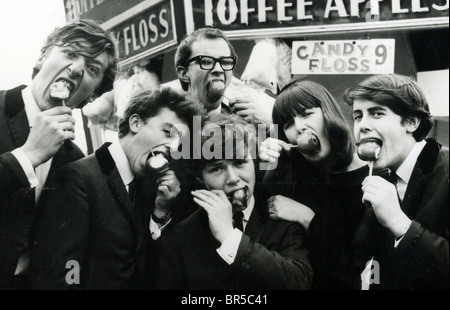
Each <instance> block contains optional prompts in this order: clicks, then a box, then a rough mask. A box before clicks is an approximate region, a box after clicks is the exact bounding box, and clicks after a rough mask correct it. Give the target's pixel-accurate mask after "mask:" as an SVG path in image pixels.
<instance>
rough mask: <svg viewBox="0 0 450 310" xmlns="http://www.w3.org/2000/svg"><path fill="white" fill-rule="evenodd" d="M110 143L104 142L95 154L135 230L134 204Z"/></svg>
mask: <svg viewBox="0 0 450 310" xmlns="http://www.w3.org/2000/svg"><path fill="white" fill-rule="evenodd" d="M110 144H111V143H105V144H103V146H102V147H101V148H99V149H98V150H97V151H96V152H95V156H96V158H97V161H98V163H99V165H100V167H101V169H102V171H103V173H105V174H107V175H108V184H109V186H110V188H111V192H112V193H113V194H114V196H115V198H116V200H117V202H118V204H119V206H120V208H121V210H122V212H123V214H124V216H125V217H126V218H127V220H128V221H129V222H130V226H131V227H132V229H133V230H134V231H135V229H136V227H135V220H134V211H133V204H132V201H131V199H130V197H129V196H128V192H127V190H126V188H125V184H124V183H123V181H122V178H121V177H120V174H119V170H117V167H116V163H115V162H114V159H113V158H112V156H111V154H110V153H109V150H108V146H109V145H110Z"/></svg>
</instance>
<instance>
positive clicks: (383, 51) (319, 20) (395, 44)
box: [64, 0, 449, 150]
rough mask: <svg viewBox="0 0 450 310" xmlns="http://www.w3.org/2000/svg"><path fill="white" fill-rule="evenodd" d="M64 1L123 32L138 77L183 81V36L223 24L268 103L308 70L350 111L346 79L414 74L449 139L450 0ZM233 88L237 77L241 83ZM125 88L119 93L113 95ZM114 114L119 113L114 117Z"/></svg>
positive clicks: (69, 14) (250, 81)
mask: <svg viewBox="0 0 450 310" xmlns="http://www.w3.org/2000/svg"><path fill="white" fill-rule="evenodd" d="M64 3H65V8H66V19H67V20H68V21H70V20H72V19H76V18H80V17H85V18H93V19H97V20H101V21H102V22H103V25H104V26H105V27H106V28H108V29H112V30H113V32H114V33H115V35H116V38H117V39H118V40H119V42H120V53H121V67H122V69H123V71H124V72H125V74H126V78H128V80H130V79H131V78H133V76H134V78H135V81H134V83H135V84H134V85H136V83H137V82H136V81H137V80H140V81H141V85H142V84H145V85H147V86H148V85H159V84H165V83H167V84H169V85H173V86H174V87H179V85H178V83H177V79H176V75H175V69H174V67H173V58H174V53H175V49H176V46H177V44H178V42H179V41H180V40H181V39H182V38H183V37H184V35H185V34H186V33H190V32H192V31H194V30H195V29H198V28H201V27H217V28H220V29H222V30H224V31H225V32H226V34H227V36H228V37H229V38H230V39H231V40H232V43H233V45H234V46H235V49H236V52H237V54H238V56H239V60H238V63H237V65H236V68H235V71H234V73H235V81H234V83H232V85H234V86H236V85H240V83H242V84H245V85H246V87H251V88H254V89H256V90H257V91H259V92H263V93H264V94H265V96H267V98H270V100H262V103H261V104H264V105H268V107H269V108H270V102H271V100H272V102H273V98H274V97H275V96H276V94H277V92H279V90H280V89H281V88H282V87H283V86H284V85H285V84H287V83H288V82H289V81H291V80H292V79H308V80H313V81H316V82H319V83H321V84H323V85H324V86H325V87H327V88H328V89H329V90H330V91H331V92H332V93H333V95H334V96H335V97H336V98H337V99H338V100H339V101H340V102H341V103H342V107H343V109H344V111H345V112H346V114H347V115H348V116H349V121H350V117H351V116H350V115H351V113H350V107H348V106H347V105H346V104H345V103H344V102H343V100H342V99H341V98H342V94H343V92H344V90H345V89H346V88H348V87H351V86H353V85H354V84H356V83H358V82H360V81H361V80H363V79H364V78H366V77H367V76H369V75H373V74H380V73H399V74H404V75H409V76H415V77H416V78H417V80H418V82H419V84H420V85H421V86H422V88H423V89H424V90H425V92H426V95H427V98H428V100H429V103H430V108H431V113H432V115H433V117H434V119H435V126H434V129H433V132H432V133H431V135H432V136H434V137H435V138H437V140H438V141H439V142H440V143H442V144H444V145H446V146H448V145H449V138H448V133H449V129H448V116H449V87H448V82H449V81H448V80H449V71H448V69H449V64H448V61H449V53H448V44H449V43H448V30H449V0H309V1H308V0H184V1H181V0H127V1H119V0H64ZM138 77H139V78H138ZM149 81H151V83H150V82H149ZM128 82H129V83H130V81H128ZM128 87H129V88H130V87H132V86H128ZM141 88H142V86H141ZM123 89H124V90H125V89H126V88H125V87H123ZM231 89H233V88H231ZM236 90H239V87H234V91H236ZM120 95H121V94H115V97H116V99H117V98H118V96H120ZM122 95H123V93H122ZM123 96H125V97H126V95H123ZM116 101H119V100H116ZM120 110H121V108H120V106H119V107H117V106H116V107H115V111H119V113H116V114H118V115H119V116H120ZM347 112H348V113H347ZM107 123H109V124H112V123H113V122H111V119H109V121H108V122H107ZM102 126H103V128H105V125H102ZM93 127H95V126H90V131H91V132H92V133H93V134H92V135H91V136H92V140H91V138H88V140H91V141H88V144H89V143H90V144H91V145H90V146H89V147H88V149H90V150H92V149H93V148H94V149H95V148H96V147H98V146H99V144H101V142H102V140H104V139H105V138H106V139H107V137H105V135H104V130H103V131H101V132H103V133H102V134H98V132H99V131H98V130H92V128H93ZM110 129H111V128H110ZM112 130H113V128H112Z"/></svg>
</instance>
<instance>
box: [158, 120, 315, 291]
mask: <svg viewBox="0 0 450 310" xmlns="http://www.w3.org/2000/svg"><path fill="white" fill-rule="evenodd" d="M202 128H203V129H202V136H201V145H198V146H194V147H196V148H197V149H200V150H201V151H202V154H201V159H193V160H192V165H193V167H194V170H195V171H197V175H198V179H199V181H200V182H201V183H202V184H203V186H204V189H200V190H196V191H194V192H192V196H193V199H194V201H195V203H196V204H198V206H199V207H200V208H199V210H198V211H196V212H195V213H193V214H192V215H191V216H190V217H188V218H187V219H185V220H184V221H182V222H180V223H178V224H177V225H175V226H174V227H173V228H172V230H171V231H169V232H168V233H167V234H165V235H164V236H163V237H162V238H161V240H160V242H161V244H160V245H161V250H160V251H159V252H158V256H159V260H158V262H159V263H158V264H157V265H156V267H155V270H156V271H155V272H156V276H155V277H154V281H155V288H157V289H200V290H242V289H308V288H309V287H310V285H311V277H312V270H311V265H310V263H309V260H308V250H307V248H306V245H305V241H304V237H305V231H304V229H303V228H302V227H301V226H300V225H298V224H296V223H291V222H286V221H275V220H271V219H269V215H268V210H267V202H266V198H265V197H264V194H263V193H261V192H259V191H258V189H257V187H258V186H257V184H256V183H257V182H256V177H255V175H256V174H255V170H256V169H257V168H256V166H255V164H256V160H254V159H256V158H257V156H256V147H257V141H256V128H254V127H251V125H250V124H249V123H247V122H245V121H244V120H243V119H241V118H240V117H239V116H236V115H224V114H214V115H210V116H208V117H207V119H206V121H205V122H204V124H203V126H202ZM252 128H253V129H255V130H253V131H252V130H251V129H252ZM211 155H213V156H211ZM239 215H240V218H239ZM233 224H234V227H233Z"/></svg>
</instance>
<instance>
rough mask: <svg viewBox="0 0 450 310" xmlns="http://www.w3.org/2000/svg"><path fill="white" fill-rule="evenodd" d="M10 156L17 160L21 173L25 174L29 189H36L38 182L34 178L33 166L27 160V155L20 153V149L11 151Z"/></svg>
mask: <svg viewBox="0 0 450 310" xmlns="http://www.w3.org/2000/svg"><path fill="white" fill-rule="evenodd" d="M11 154H13V155H14V157H15V158H16V159H17V161H18V162H19V164H20V166H21V167H22V169H23V172H25V175H26V176H27V179H28V182H29V183H30V187H31V188H33V187H36V186H37V185H38V184H39V181H38V178H37V176H36V173H35V172H34V169H33V165H32V164H31V161H30V160H29V159H28V157H27V155H25V152H24V151H22V150H21V149H20V148H17V149H15V150H14V151H12V152H11Z"/></svg>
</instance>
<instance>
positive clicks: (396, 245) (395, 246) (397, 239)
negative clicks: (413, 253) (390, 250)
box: [394, 224, 411, 248]
mask: <svg viewBox="0 0 450 310" xmlns="http://www.w3.org/2000/svg"><path fill="white" fill-rule="evenodd" d="M409 227H411V224H409V226H408V227H406V229H405V233H404V234H403V235H401V236H400V237H398V238H395V240H394V248H397V247H398V245H399V244H400V242H401V241H402V239H403V237H405V235H406V232H407V231H408V229H409Z"/></svg>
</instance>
